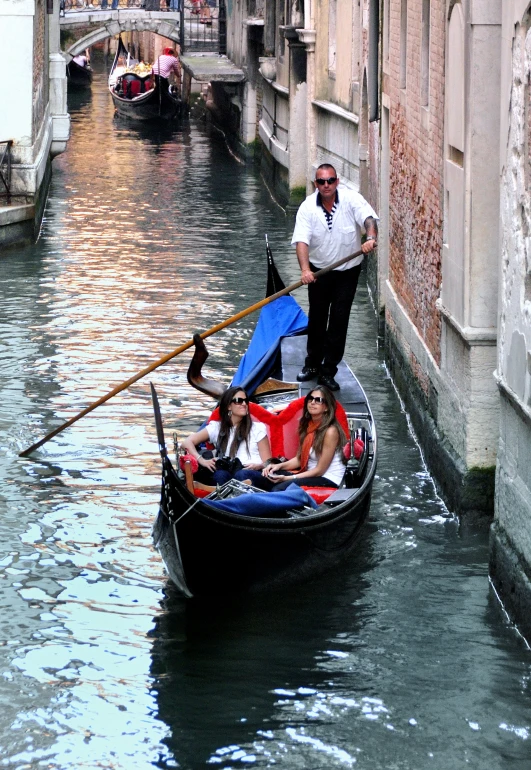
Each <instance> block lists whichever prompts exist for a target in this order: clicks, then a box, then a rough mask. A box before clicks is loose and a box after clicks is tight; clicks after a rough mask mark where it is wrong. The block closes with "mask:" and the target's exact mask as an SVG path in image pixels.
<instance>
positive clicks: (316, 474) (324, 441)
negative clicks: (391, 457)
mask: <svg viewBox="0 0 531 770" xmlns="http://www.w3.org/2000/svg"><path fill="white" fill-rule="evenodd" d="M336 406H337V402H336V399H335V396H334V394H333V393H332V392H331V391H330V390H329V389H328V388H325V387H319V388H314V389H313V390H311V391H310V392H309V393H308V395H307V396H306V398H305V399H304V407H303V412H302V417H301V419H300V422H299V448H298V450H297V455H296V456H295V457H293V458H292V459H291V460H286V461H285V462H281V463H278V464H275V465H273V464H269V465H266V467H265V468H264V470H263V471H262V473H263V475H264V476H265V477H266V478H267V479H269V481H273V482H274V483H275V485H276V486H275V487H274V488H273V492H278V491H282V490H284V489H287V488H288V487H289V485H290V484H297V485H298V486H303V487H338V486H339V484H340V483H341V481H342V479H343V476H344V475H345V457H344V454H343V447H344V445H345V443H346V440H347V439H346V436H345V432H344V430H343V428H342V427H341V424H340V423H339V421H338V419H337V417H336ZM294 470H296V473H295V474H293V473H292V472H291V471H294ZM283 471H286V472H287V473H283Z"/></svg>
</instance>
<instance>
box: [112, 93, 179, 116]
mask: <svg viewBox="0 0 531 770" xmlns="http://www.w3.org/2000/svg"><path fill="white" fill-rule="evenodd" d="M110 92H111V96H112V100H113V103H114V106H115V108H116V112H117V113H118V114H119V115H121V116H122V117H124V118H130V119H131V120H171V119H172V118H175V117H176V116H177V115H178V114H180V112H181V108H182V101H181V99H180V98H178V97H177V96H174V95H172V94H171V93H170V92H169V91H164V90H159V89H158V88H157V87H155V88H154V89H152V90H151V91H149V92H148V93H146V94H142V95H140V96H137V97H136V98H135V99H122V97H120V96H118V95H117V94H116V93H115V92H114V89H113V88H112V86H111V87H110Z"/></svg>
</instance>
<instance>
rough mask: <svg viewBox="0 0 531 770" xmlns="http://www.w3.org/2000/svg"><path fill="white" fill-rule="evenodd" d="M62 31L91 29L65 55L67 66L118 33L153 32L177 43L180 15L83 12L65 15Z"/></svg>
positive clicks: (130, 10) (138, 10) (139, 11)
mask: <svg viewBox="0 0 531 770" xmlns="http://www.w3.org/2000/svg"><path fill="white" fill-rule="evenodd" d="M60 24H61V29H71V30H73V31H75V30H76V29H86V28H87V27H94V29H92V30H91V31H90V32H88V33H87V34H86V35H84V36H83V37H82V38H80V39H79V40H76V42H75V43H73V44H72V45H71V46H70V47H69V48H68V49H67V50H66V51H65V52H64V53H65V56H66V60H67V62H68V61H70V59H72V57H74V56H76V55H77V54H78V53H81V52H82V51H84V50H85V48H90V46H92V45H94V44H95V43H99V42H100V41H102V40H105V39H106V38H108V37H115V36H116V35H118V34H120V32H131V31H136V32H154V33H155V34H157V35H162V36H163V37H167V38H169V39H170V40H175V42H177V43H179V42H180V13H179V12H178V11H167V12H163V11H145V10H143V9H141V8H123V9H119V10H110V9H101V10H99V9H97V8H86V9H83V10H81V11H70V12H69V11H67V12H66V13H65V15H64V16H62V17H61V19H60Z"/></svg>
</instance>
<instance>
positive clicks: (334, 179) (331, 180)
mask: <svg viewBox="0 0 531 770" xmlns="http://www.w3.org/2000/svg"><path fill="white" fill-rule="evenodd" d="M325 182H328V184H334V182H337V176H329V177H328V179H316V180H315V183H316V184H324V183H325Z"/></svg>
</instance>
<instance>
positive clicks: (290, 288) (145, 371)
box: [18, 250, 363, 457]
mask: <svg viewBox="0 0 531 770" xmlns="http://www.w3.org/2000/svg"><path fill="white" fill-rule="evenodd" d="M361 254H363V251H361V250H360V251H357V252H356V253H355V254H350V255H349V256H348V257H343V259H339V260H338V261H337V262H334V263H333V264H332V265H329V266H328V267H323V268H322V269H321V270H317V271H316V272H315V273H314V275H315V277H316V278H318V277H319V276H321V275H324V274H325V273H329V272H330V270H334V269H335V268H336V267H339V266H340V265H344V264H345V262H349V261H350V260H351V259H355V258H356V257H359V256H361ZM302 285H303V284H302V281H297V282H296V283H292V284H291V286H286V288H285V289H282V290H281V291H277V292H276V294H272V295H271V296H270V297H265V299H262V300H260V302H257V303H256V304H255V305H251V307H248V308H247V309H246V310H241V311H240V312H239V313H236V315H233V316H231V317H230V318H227V319H226V320H225V321H222V322H221V323H219V324H216V326H213V327H212V328H211V329H207V331H206V332H202V333H201V334H200V335H199V336H200V337H201V339H206V338H207V337H210V335H211V334H215V333H216V332H219V331H221V329H224V328H225V327H226V326H230V325H231V324H233V323H236V321H239V320H240V318H245V316H247V315H250V314H251V313H254V312H255V311H256V310H260V308H262V307H264V305H269V303H270V302H274V301H275V300H276V299H278V298H279V297H283V296H284V295H285V294H289V293H290V292H292V291H295V289H298V288H300V287H301V286H302ZM193 344H194V341H193V339H191V340H188V342H185V343H184V345H180V346H179V347H178V348H175V350H172V351H171V353H167V354H166V355H165V356H162V358H159V359H158V361H154V362H153V363H152V364H150V365H149V366H146V368H145V369H142V371H141V372H138V374H135V376H134V377H130V378H129V379H128V380H126V381H125V382H122V384H121V385H117V386H116V387H115V388H113V389H112V390H111V391H110V392H109V393H107V395H105V396H102V397H101V398H99V399H98V400H97V401H94V403H93V404H90V406H87V407H86V408H85V409H83V410H82V411H81V412H79V414H76V415H75V417H72V418H71V419H70V420H67V422H65V423H64V424H63V425H60V426H59V427H58V428H55V430H52V431H51V433H48V434H47V435H46V436H45V437H44V438H41V440H40V441H37V442H36V443H35V444H32V445H31V446H30V447H28V448H27V449H24V450H23V451H22V452H19V455H18V456H19V457H27V456H28V455H29V454H31V453H32V452H33V450H34V449H38V448H39V447H40V446H42V445H43V444H45V443H46V442H47V441H49V440H50V439H51V438H53V437H54V436H57V434H58V433H61V431H63V430H64V429H65V428H69V427H70V425H73V424H74V423H75V422H77V421H78V420H80V419H81V418H82V417H84V416H85V415H86V414H88V413H89V412H92V411H93V410H94V409H96V408H97V407H98V406H101V405H102V404H104V403H105V402H106V401H108V400H109V399H110V398H112V397H113V396H116V395H117V393H121V392H122V390H125V389H126V388H128V387H129V386H130V385H132V384H133V383H134V382H137V380H140V379H142V377H145V376H146V374H149V373H150V372H152V371H153V370H154V369H157V368H158V367H159V366H162V364H165V363H166V362H167V361H170V360H171V359H172V358H175V356H178V355H179V353H183V352H184V351H185V350H188V348H191V347H192V345H193Z"/></svg>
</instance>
